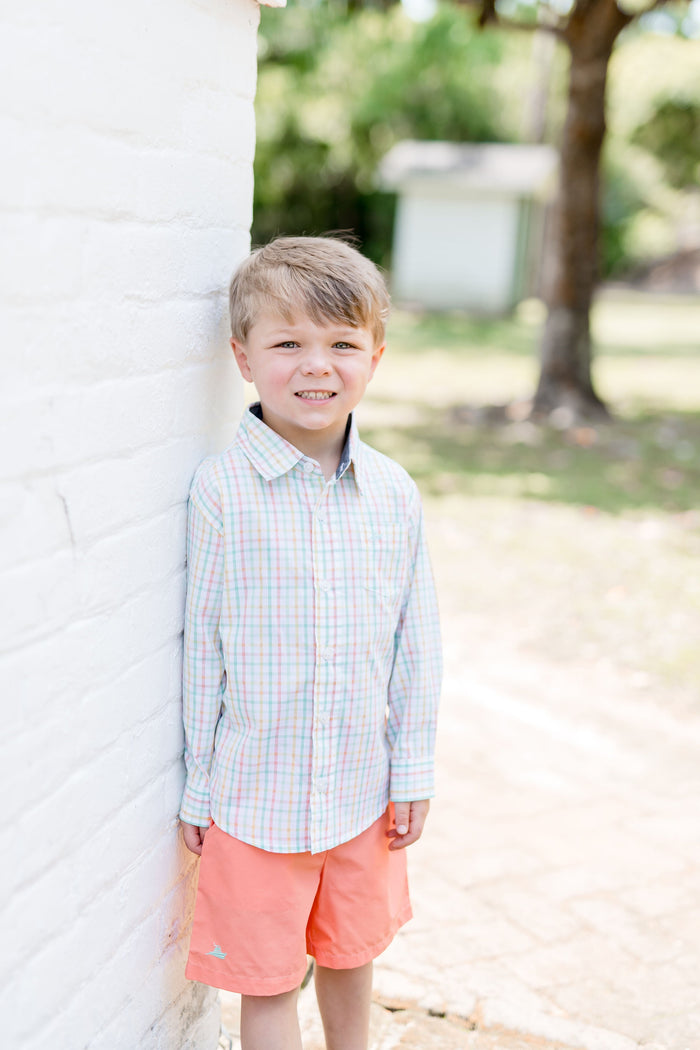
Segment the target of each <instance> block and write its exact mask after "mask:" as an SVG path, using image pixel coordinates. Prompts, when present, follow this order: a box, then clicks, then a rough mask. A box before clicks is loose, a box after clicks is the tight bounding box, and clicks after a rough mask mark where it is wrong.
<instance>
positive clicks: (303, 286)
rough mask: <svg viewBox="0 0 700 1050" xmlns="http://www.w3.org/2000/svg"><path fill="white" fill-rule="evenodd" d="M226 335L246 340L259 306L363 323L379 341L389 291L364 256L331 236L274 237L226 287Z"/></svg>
mask: <svg viewBox="0 0 700 1050" xmlns="http://www.w3.org/2000/svg"><path fill="white" fill-rule="evenodd" d="M229 307H230V311H231V334H232V335H233V338H234V339H236V340H238V341H239V342H241V343H245V341H246V338H247V336H248V333H249V331H250V329H251V328H252V326H253V325H254V324H255V321H256V319H257V315H258V314H259V313H260V311H262V310H274V311H277V312H278V313H280V314H281V315H282V316H283V317H285V318H287V317H290V316H291V315H292V313H294V312H295V311H297V310H301V311H302V312H303V313H304V314H306V315H307V316H308V317H310V318H311V320H312V321H313V322H314V323H315V324H322V323H328V322H329V321H330V322H344V323H345V324H348V325H350V326H351V327H352V328H368V329H369V330H370V331H371V332H372V334H373V336H374V338H375V341H376V345H377V346H380V345H381V344H382V343H383V342H384V332H385V328H386V321H387V318H388V316H389V307H390V301H389V293H388V292H387V288H386V284H385V282H384V278H383V277H382V275H381V273H380V272H379V270H378V269H377V267H376V266H375V265H374V263H372V262H370V261H369V259H366V258H365V256H364V255H361V254H360V252H358V251H357V249H356V248H353V247H352V246H351V245H350V244H347V243H346V242H345V241H341V240H338V239H337V238H335V237H278V238H277V239H276V240H274V241H270V243H269V244H266V245H264V246H263V247H262V248H257V249H256V250H255V251H254V252H252V253H251V255H249V256H248V258H247V259H246V260H245V262H243V263H242V264H241V265H240V266H239V268H238V269H237V270H236V272H235V274H234V275H233V278H232V280H231V286H230V288H229Z"/></svg>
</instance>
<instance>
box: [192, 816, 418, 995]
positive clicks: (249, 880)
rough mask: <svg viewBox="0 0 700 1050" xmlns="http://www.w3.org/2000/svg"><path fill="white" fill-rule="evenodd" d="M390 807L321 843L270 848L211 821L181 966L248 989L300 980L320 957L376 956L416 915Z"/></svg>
mask: <svg viewBox="0 0 700 1050" xmlns="http://www.w3.org/2000/svg"><path fill="white" fill-rule="evenodd" d="M390 826H391V825H390V813H389V811H387V813H385V814H384V815H383V816H381V817H380V818H379V820H377V821H375V823H374V824H372V826H371V827H369V828H367V830H366V831H363V832H362V834H360V835H358V836H357V837H356V838H354V839H351V840H350V841H349V842H344V843H342V844H341V845H340V846H336V847H335V848H334V849H330V850H327V851H326V852H324V853H314V854H312V853H268V852H267V851H266V850H262V849H258V848H257V847H256V846H250V845H248V844H247V843H245V842H240V841H239V840H238V839H234V838H232V836H231V835H227V834H226V832H224V831H222V830H221V829H220V828H218V827H217V826H216V824H213V825H212V826H211V827H210V828H209V831H208V832H207V834H206V836H205V839H204V847H203V850H202V858H201V862H200V868H199V884H198V887H197V899H196V902H195V911H194V921H193V924H192V940H191V943H190V954H189V958H188V960H187V967H186V970H185V974H186V976H187V977H188V978H190V980H193V981H202V982H203V983H204V984H209V985H212V986H213V987H214V988H224V989H226V990H227V991H231V992H241V993H242V994H244V995H277V994H279V993H280V992H288V991H291V990H292V989H293V988H296V987H298V985H299V984H300V983H301V981H302V979H303V977H304V974H305V972H306V965H307V964H306V956H307V953H308V954H309V955H312V956H313V957H314V958H315V959H316V961H317V962H318V964H319V965H320V966H327V967H329V968H330V969H334V970H345V969H351V968H352V967H355V966H362V965H364V963H367V962H370V961H371V960H372V959H374V958H375V957H376V956H377V955H379V954H380V953H381V952H383V951H384V949H385V948H386V947H387V946H388V945H389V944H390V942H391V940H392V938H393V936H394V934H395V933H396V931H397V930H398V929H399V927H400V926H402V925H403V924H404V923H405V922H407V921H408V920H409V919H410V918H411V904H410V901H409V898H408V882H407V878H406V851H405V850H390V849H389V839H387V837H386V832H387V831H388V830H389V827H390Z"/></svg>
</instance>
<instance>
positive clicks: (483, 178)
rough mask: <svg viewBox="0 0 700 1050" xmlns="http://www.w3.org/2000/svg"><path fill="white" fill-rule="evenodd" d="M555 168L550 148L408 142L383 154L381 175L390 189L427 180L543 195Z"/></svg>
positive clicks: (517, 193) (468, 186) (553, 152)
mask: <svg viewBox="0 0 700 1050" xmlns="http://www.w3.org/2000/svg"><path fill="white" fill-rule="evenodd" d="M556 168H557V152H556V150H555V149H553V147H552V146H540V145H514V144H510V143H508V144H506V143H468V144H463V143H458V142H418V141H415V140H412V139H406V140H404V141H403V142H398V143H397V144H396V145H395V146H394V147H393V148H392V149H390V150H389V152H388V153H387V154H386V156H385V157H384V159H383V160H382V161H381V164H380V167H379V176H380V179H381V182H382V184H383V185H384V186H386V187H387V188H388V189H401V187H402V186H404V185H406V184H407V183H409V182H417V181H420V182H428V181H430V182H433V183H435V184H438V183H442V184H444V183H449V184H450V185H451V186H455V187H457V186H458V187H459V188H460V189H467V190H469V189H473V190H490V191H495V192H501V193H510V194H513V195H521V194H532V193H537V192H538V191H541V190H542V189H543V188H544V186H545V185H546V184H547V183H549V182H550V180H551V179H552V177H553V175H554V173H555V171H556Z"/></svg>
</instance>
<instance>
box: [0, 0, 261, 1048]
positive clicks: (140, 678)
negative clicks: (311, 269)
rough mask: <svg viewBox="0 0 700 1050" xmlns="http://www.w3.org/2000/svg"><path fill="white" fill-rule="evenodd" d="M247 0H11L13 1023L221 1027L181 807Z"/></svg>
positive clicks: (223, 427) (5, 357)
mask: <svg viewBox="0 0 700 1050" xmlns="http://www.w3.org/2000/svg"><path fill="white" fill-rule="evenodd" d="M257 24H258V8H257V7H256V5H255V4H254V3H253V0H175V2H173V0H147V2H144V0H121V2H120V3H118V4H117V3H110V2H108V0H65V2H62V3H59V4H56V3H55V2H54V0H33V2H32V3H31V4H23V3H9V2H8V3H5V4H3V5H2V7H1V8H0V70H1V72H0V77H2V93H1V96H0V141H1V142H2V153H3V163H2V173H1V174H0V242H1V243H2V261H1V262H0V270H1V275H2V282H1V288H2V290H1V291H0V297H1V298H0V301H1V303H2V345H1V347H0V418H1V419H2V440H1V441H0V535H1V536H2V543H0V594H1V595H2V604H1V610H2V612H1V620H0V626H1V628H2V630H1V633H0V704H1V705H2V708H1V710H2V728H3V732H2V734H1V735H0V770H1V781H0V789H1V791H2V794H1V796H0V835H1V839H0V841H2V843H3V845H4V850H3V862H2V864H0V945H2V951H1V952H0V1044H1V1045H2V1046H3V1047H4V1046H7V1047H12V1048H13V1050H83V1048H90V1050H190V1048H191V1050H209V1048H211V1047H214V1046H216V1042H217V1038H218V1031H219V1018H218V1005H217V1001H216V996H215V995H214V994H213V993H212V992H211V991H209V990H208V989H205V988H204V987H202V986H199V985H194V984H190V983H188V982H185V980H184V974H183V970H184V960H185V953H186V947H187V934H188V924H189V919H190V917H191V908H192V900H193V890H194V886H193V874H194V865H193V863H192V860H191V858H190V857H189V855H187V854H186V851H185V850H184V848H183V846H182V844H181V842H180V839H179V835H178V832H177V825H176V813H177V808H178V804H179V797H180V791H181V787H182V779H183V772H182V764H181V750H182V734H181V728H180V661H181V640H180V631H181V625H182V611H183V598H184V532H185V500H186V495H187V490H188V487H189V482H190V479H191V476H192V473H193V471H194V468H195V466H196V464H197V463H198V462H199V461H200V460H201V459H202V457H203V456H204V455H206V454H207V453H208V452H209V451H211V450H212V449H214V448H217V447H222V446H223V444H225V443H226V441H228V440H229V439H230V436H231V435H232V433H233V429H234V425H235V420H236V418H237V416H238V414H239V411H240V407H241V390H240V387H239V385H238V382H237V379H236V377H235V374H234V369H233V362H232V359H231V355H230V354H229V352H228V351H227V326H226V302H225V295H224V293H223V289H224V288H225V285H226V281H227V278H228V276H229V274H230V271H231V270H232V269H233V267H234V266H235V264H236V262H237V261H238V260H239V259H240V258H241V257H242V256H243V255H244V254H245V253H246V251H247V249H248V244H249V234H248V231H249V226H250V218H251V204H252V158H253V150H254V137H255V133H254V117H253V95H254V89H255V72H256V70H255V54H256V40H255V38H256V29H257Z"/></svg>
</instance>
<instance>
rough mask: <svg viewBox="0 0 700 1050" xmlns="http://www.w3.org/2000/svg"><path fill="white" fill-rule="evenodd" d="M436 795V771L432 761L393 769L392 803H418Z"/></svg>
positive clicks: (393, 767) (390, 793) (390, 791)
mask: <svg viewBox="0 0 700 1050" xmlns="http://www.w3.org/2000/svg"><path fill="white" fill-rule="evenodd" d="M434 795H435V771H434V767H433V763H432V761H430V762H427V761H426V762H424V763H416V762H412V763H411V764H410V766H408V765H406V766H403V765H401V766H398V767H395V766H392V767H391V780H390V782H389V800H390V801H391V802H418V801H419V800H420V799H426V798H433V796H434Z"/></svg>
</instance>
